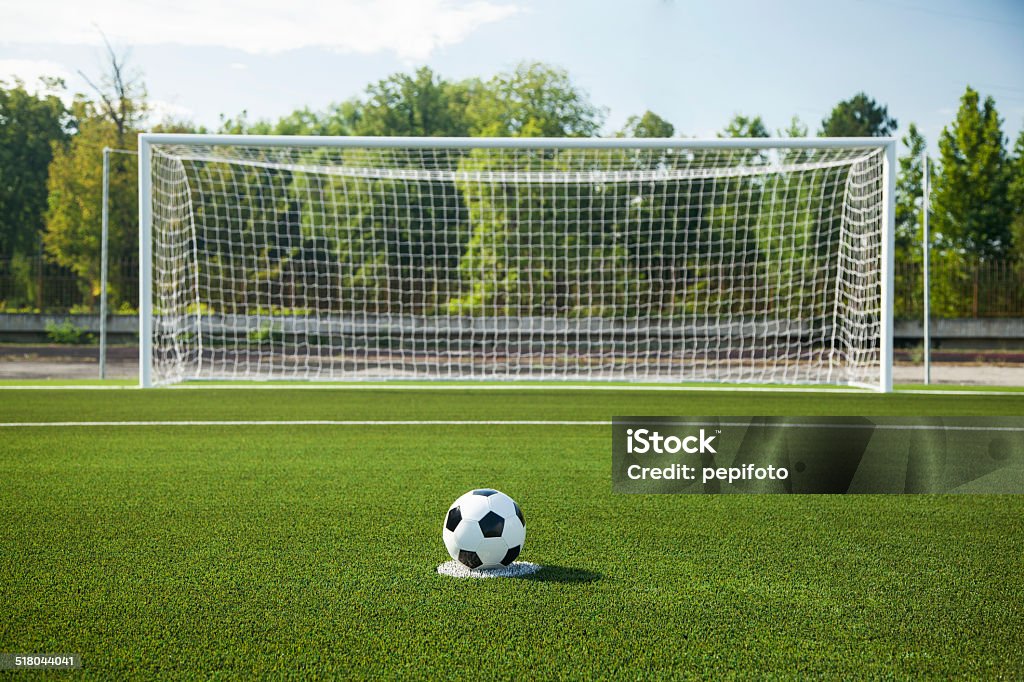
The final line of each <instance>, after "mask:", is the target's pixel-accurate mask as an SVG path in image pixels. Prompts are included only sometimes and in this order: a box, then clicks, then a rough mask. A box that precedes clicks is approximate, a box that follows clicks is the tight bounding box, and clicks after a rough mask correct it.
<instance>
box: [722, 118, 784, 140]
mask: <svg viewBox="0 0 1024 682" xmlns="http://www.w3.org/2000/svg"><path fill="white" fill-rule="evenodd" d="M718 136H719V137H771V134H770V133H769V132H768V128H767V127H766V126H765V124H764V121H763V120H762V119H761V117H760V116H744V115H743V114H736V115H735V116H733V117H732V120H731V121H729V123H728V124H726V126H725V128H723V129H722V132H720V133H718Z"/></svg>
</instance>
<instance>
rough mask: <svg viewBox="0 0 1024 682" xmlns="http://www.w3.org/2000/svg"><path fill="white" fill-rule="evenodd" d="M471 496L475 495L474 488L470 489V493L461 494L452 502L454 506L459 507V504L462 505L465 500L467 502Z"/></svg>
mask: <svg viewBox="0 0 1024 682" xmlns="http://www.w3.org/2000/svg"><path fill="white" fill-rule="evenodd" d="M471 497H473V491H472V490H470V491H469V492H468V493H465V494H464V495H461V496H460V497H459V499H457V500H455V501H454V502H452V506H453V507H458V506H459V505H461V504H462V503H463V502H465V501H466V500H468V499H469V498H471Z"/></svg>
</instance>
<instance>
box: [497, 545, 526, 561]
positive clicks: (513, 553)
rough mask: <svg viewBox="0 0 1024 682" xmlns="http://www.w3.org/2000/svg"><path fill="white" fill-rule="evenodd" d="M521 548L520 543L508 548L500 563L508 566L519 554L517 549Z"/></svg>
mask: <svg viewBox="0 0 1024 682" xmlns="http://www.w3.org/2000/svg"><path fill="white" fill-rule="evenodd" d="M522 548H523V547H522V545H516V546H515V547H513V548H511V549H510V550H508V552H507V553H506V554H505V558H504V559H502V560H501V565H502V566H508V565H509V564H511V563H512V562H513V561H515V560H516V557H517V556H519V550H521V549H522Z"/></svg>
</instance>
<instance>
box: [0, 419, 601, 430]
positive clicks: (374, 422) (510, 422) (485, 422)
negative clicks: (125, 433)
mask: <svg viewBox="0 0 1024 682" xmlns="http://www.w3.org/2000/svg"><path fill="white" fill-rule="evenodd" d="M610 425H611V422H610V421H557V420H530V419H518V420H517V419H504V420H497V419H479V420H476V419H394V420H391V419H387V420H384V419H360V420H344V419H295V420H249V419H245V420H243V419H230V420H223V421H221V420H198V419H193V420H178V421H116V422H115V421H103V422H101V421H83V422H0V428H5V429H8V428H11V429H13V428H19V427H47V426H610Z"/></svg>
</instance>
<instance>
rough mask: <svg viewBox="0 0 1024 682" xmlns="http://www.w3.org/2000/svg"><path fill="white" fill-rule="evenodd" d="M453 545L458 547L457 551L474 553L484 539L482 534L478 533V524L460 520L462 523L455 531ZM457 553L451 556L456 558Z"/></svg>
mask: <svg viewBox="0 0 1024 682" xmlns="http://www.w3.org/2000/svg"><path fill="white" fill-rule="evenodd" d="M454 535H455V544H456V545H458V549H465V550H468V551H470V552H474V551H476V548H477V547H479V546H480V542H481V541H482V540H483V539H484V534H483V533H481V532H480V524H479V523H477V522H476V521H471V520H466V519H465V518H463V519H462V523H460V524H459V527H458V528H456V529H455V533H454ZM458 554H459V553H458V551H456V552H455V554H454V555H453V556H456V557H457V556H458Z"/></svg>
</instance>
